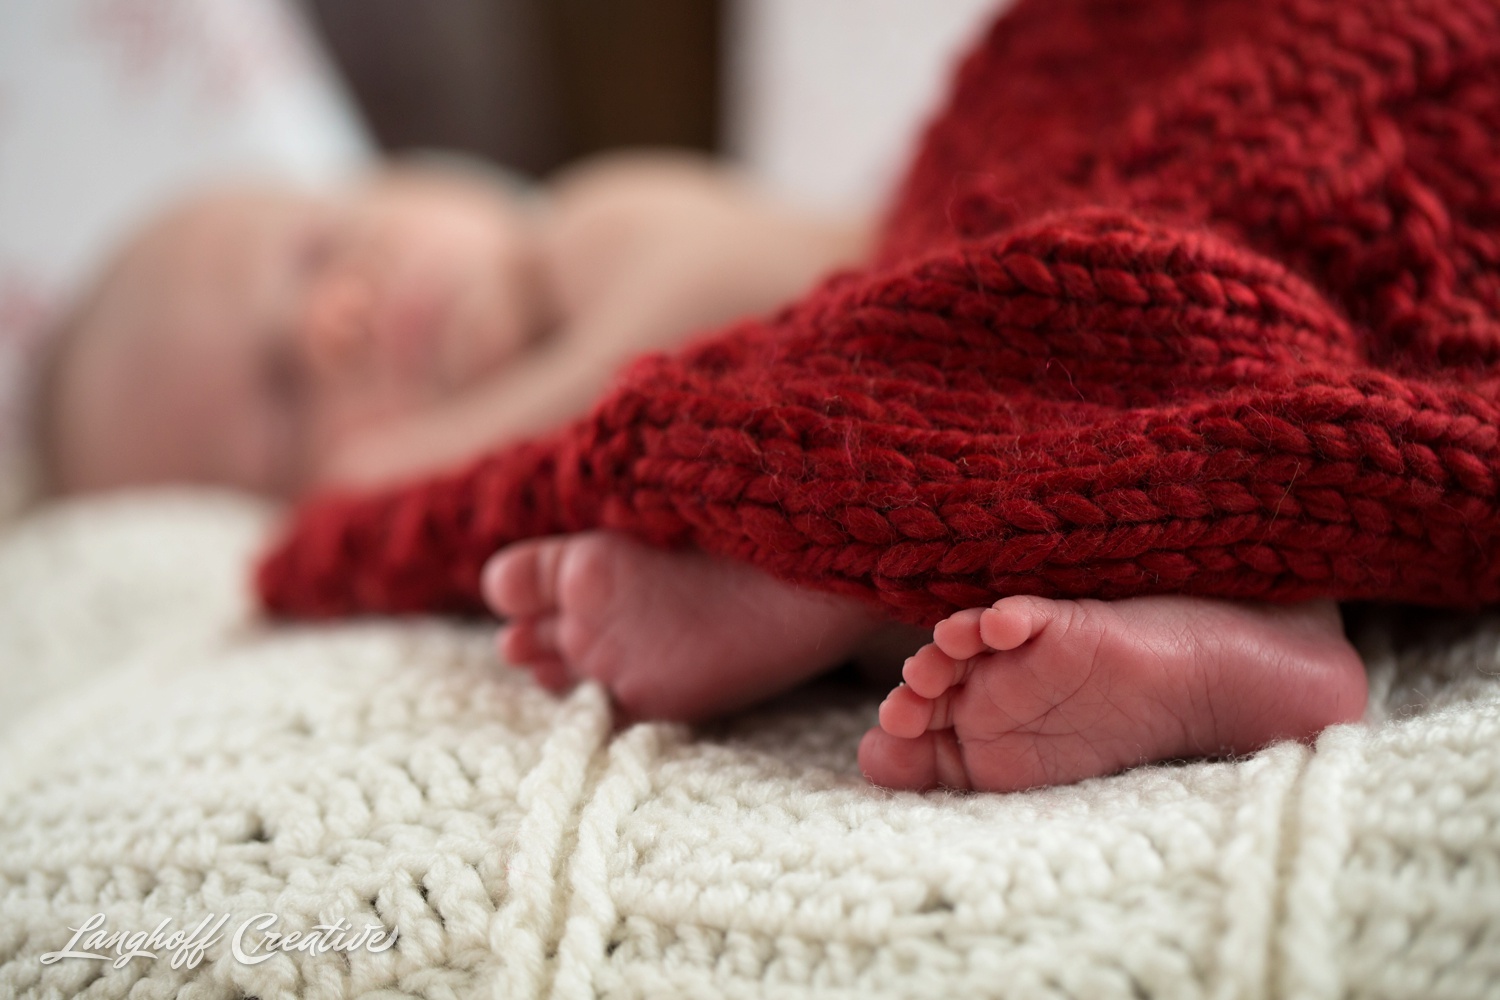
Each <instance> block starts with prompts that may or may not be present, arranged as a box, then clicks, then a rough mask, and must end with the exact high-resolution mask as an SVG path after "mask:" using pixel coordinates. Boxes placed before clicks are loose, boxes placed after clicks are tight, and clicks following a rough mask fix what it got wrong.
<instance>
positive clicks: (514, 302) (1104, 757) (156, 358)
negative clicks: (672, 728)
mask: <svg viewBox="0 0 1500 1000" xmlns="http://www.w3.org/2000/svg"><path fill="white" fill-rule="evenodd" d="M866 252H867V246H866V230H865V228H864V227H863V226H860V225H857V224H847V223H843V222H837V221H830V220H824V219H816V218H810V217H808V216H806V215H803V214H800V213H797V212H793V211H791V210H789V209H787V208H785V207H782V206H780V205H778V204H776V203H774V202H772V201H770V200H768V199H766V198H765V197H763V196H761V195H759V194H758V193H756V192H755V191H754V190H753V189H751V188H750V187H749V186H747V185H746V184H744V183H743V182H741V181H739V180H737V179H736V178H735V177H734V176H732V175H730V174H728V173H726V172H724V171H723V170H721V169H719V168H715V167H712V166H709V165H706V164H704V163H701V162H698V161H695V160H690V159H686V158H676V157H644V156H638V157H622V158H614V159H610V160H606V161H601V162H599V163H596V164H593V165H589V166H586V167H583V168H579V169H577V170H575V171H573V172H570V173H569V174H567V175H565V176H564V177H562V178H561V179H559V180H558V181H557V182H556V183H554V184H553V185H551V186H550V187H549V189H548V190H547V191H546V192H545V193H544V194H543V195H541V196H539V197H532V196H524V197H522V196H518V195H517V193H516V192H515V191H514V190H511V189H507V188H506V187H505V186H504V185H500V184H496V183H495V182H493V181H492V180H490V179H488V178H484V177H481V176H479V175H477V174H474V173H464V172H455V171H452V170H440V169H433V168H430V167H429V168H419V167H407V168H398V169H393V170H390V171H388V172H386V173H384V174H382V175H380V176H379V177H376V178H374V179H372V180H370V181H369V182H368V183H365V184H362V185H361V186H359V187H358V188H357V189H355V190H353V191H351V192H349V193H347V194H346V195H342V196H338V197H330V196H314V195H310V194H307V193H303V192H299V191H295V190H291V189H283V188H277V187H259V188H248V187H247V188H238V189H234V190H226V191H219V192H214V193H210V194H207V195H203V196H200V197H197V198H194V199H192V200H191V201H189V202H187V203H185V204H183V205H182V206H180V207H178V208H176V209H174V210H173V211H171V212H169V213H168V214H167V215H165V216H164V217H162V218H161V219H159V220H158V221H156V222H155V223H154V224H152V225H151V226H150V227H148V228H147V230H146V231H145V232H143V233H142V234H140V235H139V236H138V237H137V238H136V239H135V240H134V241H132V242H131V243H130V244H129V245H128V246H127V247H126V248H125V249H124V251H123V252H122V253H121V254H120V255H119V256H118V258H117V259H116V260H115V261H114V262H113V263H112V264H111V265H110V266H109V268H107V270H106V271H105V273H104V274H103V276H102V277H101V278H100V279H99V281H98V282H97V283H96V286H95V287H94V288H93V290H92V291H91V292H90V293H89V294H88V295H87V296H86V297H85V299H84V300H83V301H82V302H81V303H80V304H79V306H78V307H77V309H76V310H75V311H74V313H73V314H72V315H71V316H70V317H69V319H68V320H67V323H66V328H65V330H64V332H63V335H62V337H61V338H60V344H59V346H58V348H57V351H56V354H55V356H54V357H53V359H52V361H51V365H50V372H49V375H48V378H47V380H46V386H47V388H46V392H45V394H44V398H43V407H42V412H41V419H40V421H39V427H40V440H41V446H42V452H43V454H44V456H45V463H44V464H45V467H46V469H47V473H48V477H49V480H50V482H51V484H52V487H53V488H54V489H55V490H56V491H58V492H64V493H70V492H79V491H89V490H98V489H107V488H112V487H118V486H124V485H130V484H139V483H152V482H165V481H193V482H209V483H220V484H224V485H228V486H232V487H238V488H243V489H247V490H252V491H256V492H261V493H266V494H272V495H275V496H280V497H295V496H299V495H301V494H303V493H304V492H305V491H308V490H310V489H314V488H317V487H320V486H325V485H329V484H343V485H349V484H353V485H372V484H378V483H385V482H390V481H393V480H400V479H405V478H408V477H413V476H418V475H421V474H423V473H425V472H428V471H431V470H434V469H439V468H442V467H446V466H449V465H451V464H454V463H457V462H462V461H463V460H464V459H465V458H466V457H469V456H471V455H474V454H476V453H478V452H479V451H481V450H483V449H487V448H490V447H492V446H494V445H495V444H497V443H499V442H503V441H507V440H513V439H517V438H522V437H525V436H528V435H531V434H534V433H537V432H540V431H543V430H545V429H547V428H549V427H550V426H552V425H555V424H557V423H559V422H561V421H563V420H565V419H567V418H569V417H572V416H574V415H576V414H578V413H580V412H582V411H583V410H584V409H586V408H587V407H588V405H589V403H590V402H591V401H592V400H593V399H595V398H596V397H597V396H598V394H599V393H600V392H601V390H602V389H603V387H604V386H605V384H606V382H607V380H608V378H609V376H610V374H611V373H612V372H613V371H614V369H616V368H617V367H618V366H619V365H620V364H621V363H622V362H624V361H625V360H627V359H628V358H629V357H631V356H632V355H635V354H638V353H641V352H644V351H647V350H651V349H656V348H662V347H666V346H670V345H672V344H674V343H676V342H678V341H680V340H682V339H683V338H684V337H685V336H686V335H687V334H690V333H692V332H693V331H696V330H703V329H708V328H711V327H712V326H714V325H715V324H721V323H724V322H726V321H728V320H730V319H732V318H734V317H736V316H739V315H743V314H746V313H749V312H756V311H763V310H766V309H769V308H772V307H774V306H776V305H778V304H779V303H781V302H783V301H786V300H788V299H789V298H790V297H791V296H792V295H794V294H795V293H797V292H798V291H800V290H801V289H802V288H803V287H804V286H806V284H807V283H808V282H810V281H811V280H812V279H814V278H815V277H817V276H818V275H820V274H822V273H824V272H825V271H827V270H829V269H830V268H833V267H836V266H839V265H845V264H851V263H854V262H856V261H858V260H859V259H860V258H861V256H862V255H863V254H864V253H866ZM482 589H483V592H484V595H485V598H486V600H487V601H488V602H489V603H490V605H491V606H492V607H493V608H494V610H495V611H496V612H497V613H498V614H499V615H500V616H501V617H502V618H503V619H505V625H504V627H503V629H502V631H501V634H500V639H499V644H500V648H501V651H502V653H503V655H504V657H505V658H506V659H507V660H508V661H509V662H511V663H515V664H520V665H524V666H526V667H528V668H530V669H531V670H532V671H533V672H534V674H535V676H536V677H537V679H538V680H539V681H540V683H542V684H543V685H545V686H547V687H549V688H551V689H554V690H561V689H564V688H566V687H568V686H570V685H572V684H575V683H577V682H579V681H582V680H587V679H593V680H597V681H600V682H602V683H603V684H604V685H605V686H606V687H607V688H608V689H609V690H610V691H611V692H612V694H613V696H614V698H615V699H616V702H617V703H618V705H619V706H620V708H621V710H622V712H623V713H624V714H625V715H626V716H629V717H637V718H670V719H682V720H699V719H704V718H708V717H711V716H714V715H718V714H721V713H725V712H729V711H732V710H735V709H738V708H741V707H743V706H746V705H749V704H751V703H753V702H756V701H758V700H761V699H764V698H766V697H769V696H771V695H773V694H776V693H778V692H780V691H783V690H786V689H788V688H790V687H792V686H794V685H796V684H798V683H800V682H801V681H803V680H805V679H807V678H809V677H811V676H813V675H815V674H818V673H820V672H823V671H826V670H828V669H830V668H832V667H834V666H836V665H838V664H840V663H843V662H846V661H848V660H850V659H860V660H862V661H864V662H866V663H868V664H870V665H871V666H872V668H873V669H876V670H881V669H884V670H886V671H888V672H890V674H891V682H892V683H894V682H895V680H896V676H895V675H896V673H897V672H898V671H899V676H900V679H901V683H900V684H899V686H896V687H895V688H894V690H893V691H892V693H891V694H890V696H889V697H888V698H887V699H886V701H885V702H884V704H883V705H882V706H881V709H880V716H879V725H878V726H877V727H876V728H874V729H872V730H871V731H870V732H869V733H868V734H867V736H866V737H865V740H864V742H863V744H862V745H861V747H860V762H861V766H862V767H863V768H864V770H865V772H866V774H867V775H868V776H869V777H870V778H871V779H872V780H873V781H875V782H877V783H879V784H882V785H886V786H891V787H899V788H928V787H933V786H937V785H944V786H949V787H955V788H974V789H983V790H1010V789H1020V788H1027V787H1032V786H1036V785H1043V784H1051V783H1060V782H1069V781H1075V780H1079V779H1082V778H1085V777H1089V776H1094V775H1102V774H1108V773H1112V772H1114V771H1117V770H1120V769H1122V768H1125V767H1129V766H1132V765H1135V764H1138V763H1142V762H1148V761H1157V760H1164V759H1170V758H1177V757H1184V756H1198V755H1204V754H1209V755H1213V754H1221V753H1237V752H1248V751H1251V750H1254V749H1256V748H1258V747H1261V746H1263V745H1265V744H1267V743H1269V742H1271V741H1273V740H1276V739H1280V738H1307V737H1309V736H1311V735H1313V734H1315V733H1317V732H1318V731H1319V730H1321V729H1322V728H1324V727H1325V726H1328V725H1331V724H1334V723H1339V722H1346V721H1351V720H1355V719H1358V718H1359V717H1360V715H1361V714H1362V712H1363V708H1364V701H1365V677H1364V671H1363V667H1362V665H1361V662H1360V660H1359V657H1358V656H1357V655H1356V653H1355V652H1354V650H1353V649H1352V647H1351V646H1350V645H1349V643H1348V642H1347V641H1346V639H1345V638H1344V634H1343V630H1342V627H1341V623H1340V617H1339V611H1338V609H1337V607H1336V606H1335V605H1334V604H1333V603H1331V602H1326V601H1325V602H1311V603H1304V604H1295V605H1286V606H1272V605H1256V604H1249V603H1242V602H1230V601H1220V600H1208V599H1201V598H1188V597H1146V598H1138V599H1133V600H1122V601H1116V602H1099V601H1055V600H1044V599H1041V598H1034V597H1010V598H1006V599H1004V600H1002V601H1000V602H998V603H996V604H995V605H994V606H993V607H990V608H976V609H972V610H969V611H964V612H961V613H959V614H957V615H954V616H953V617H951V618H949V619H948V620H946V621H944V622H942V623H941V624H939V625H938V626H937V627H936V629H935V630H934V631H933V632H930V633H927V634H925V635H919V634H916V633H914V632H913V631H912V630H910V629H907V628H905V627H899V626H892V625H890V624H889V623H887V622H885V621H883V620H882V619H881V618H880V617H879V616H878V615H877V614H876V613H875V612H873V611H872V610H871V609H870V608H869V607H867V606H866V605H864V604H862V603H859V602H856V601H853V600H850V599H846V598H841V597H835V596H831V595H827V594H823V593H816V592H811V591H807V590H802V589H798V588H795V587H793V586H790V585H788V584H785V583H783V582H780V581H778V580H776V579H774V578H772V577H770V576H768V575H765V574H763V573H761V572H760V571H758V570H756V569H753V568H751V567H749V566H746V565H742V564H739V563H733V562H726V561H722V560H718V559H714V558H710V557H707V556H705V555H702V554H699V553H695V552H682V551H671V552H669V551H662V550H657V549H653V548H648V547H645V546H643V545H641V544H639V543H637V542H634V541H632V540H629V539H627V538H625V537H623V536H620V535H616V534H610V533H606V532H594V533H585V534H579V535H573V536H566V537H558V538H544V539H537V540H533V541H527V542H523V543H519V544H516V545H513V546H510V547H507V548H505V549H503V550H502V551H500V552H499V553H497V554H496V555H495V556H494V558H493V559H491V560H490V563H489V565H488V566H487V567H486V569H485V572H484V575H483V581H482ZM924 641H925V644H924ZM907 654H911V655H909V656H908V655H907Z"/></svg>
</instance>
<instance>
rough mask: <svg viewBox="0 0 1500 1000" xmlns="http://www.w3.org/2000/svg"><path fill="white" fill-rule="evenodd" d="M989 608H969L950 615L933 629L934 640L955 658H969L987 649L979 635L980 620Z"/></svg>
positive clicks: (934, 642) (936, 644) (934, 643)
mask: <svg viewBox="0 0 1500 1000" xmlns="http://www.w3.org/2000/svg"><path fill="white" fill-rule="evenodd" d="M986 610H987V609H985V608H969V609H968V610H967V611H959V612H957V613H956V614H952V615H949V616H948V617H947V618H944V619H943V620H942V621H940V622H938V623H937V626H936V627H935V628H933V630H932V642H933V645H935V646H937V648H938V649H941V650H942V651H943V652H945V653H947V654H948V655H949V656H951V657H953V658H954V659H955V660H967V659H969V658H970V657H971V656H978V655H979V654H980V653H983V652H984V651H985V645H984V640H983V639H982V638H981V637H980V635H979V621H980V615H982V614H983V613H984V612H985V611H986Z"/></svg>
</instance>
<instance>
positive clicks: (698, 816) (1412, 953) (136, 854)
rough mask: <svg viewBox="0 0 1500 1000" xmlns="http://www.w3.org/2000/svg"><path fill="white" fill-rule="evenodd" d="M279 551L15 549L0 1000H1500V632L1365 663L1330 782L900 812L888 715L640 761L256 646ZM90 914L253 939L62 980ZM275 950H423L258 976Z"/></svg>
mask: <svg viewBox="0 0 1500 1000" xmlns="http://www.w3.org/2000/svg"><path fill="white" fill-rule="evenodd" d="M263 525H264V520H263V518H262V516H261V511H260V510H258V509H255V508H249V509H246V508H245V507H242V506H238V505H235V504H231V503H230V502H229V501H228V500H226V499H223V498H219V499H216V500H207V499H201V498H190V497H180V498H177V499H172V500H168V499H155V500H143V499H140V498H135V499H130V500H92V501H89V502H87V503H86V504H84V505H81V506H78V507H75V508H73V509H71V510H61V509H60V510H56V511H54V512H51V513H49V514H46V515H40V516H37V517H36V518H34V519H33V520H32V521H30V522H29V523H27V524H25V525H23V526H22V527H20V528H19V529H17V530H15V531H14V532H12V533H11V534H9V535H7V536H0V689H3V690H4V691H5V692H6V698H5V699H4V700H3V701H0V716H8V718H5V719H4V720H3V721H0V760H3V761H4V763H5V766H4V767H3V768H0V997H6V998H16V1000H62V998H66V997H84V998H88V1000H179V998H181V1000H245V998H248V997H259V998H261V1000H342V998H361V1000H375V998H380V1000H397V998H400V1000H470V998H474V1000H478V998H486V1000H532V998H551V1000H589V998H593V997H610V998H619V1000H627V998H637V1000H676V998H681V1000H713V998H726V1000H727V998H735V1000H755V998H762V997H763V998H766V1000H933V998H947V997H954V998H965V1000H986V998H994V1000H1002V998H1003V1000H1037V998H1046V1000H1142V998H1152V1000H1273V998H1286V1000H1396V998H1424V1000H1426V998H1440V1000H1493V998H1494V997H1495V992H1496V991H1495V984H1496V983H1497V982H1500V672H1497V671H1500V616H1495V615H1490V616H1488V617H1486V618H1482V619H1475V620H1472V621H1467V622H1458V623H1455V624H1456V625H1457V627H1456V628H1453V629H1452V631H1451V632H1450V633H1449V635H1448V636H1447V639H1446V641H1443V642H1438V641H1435V640H1434V638H1433V637H1429V638H1428V639H1427V640H1426V641H1422V642H1412V641H1409V640H1403V641H1402V642H1401V643H1400V644H1395V643H1386V642H1382V641H1378V640H1379V636H1378V635H1374V636H1370V637H1369V638H1370V639H1371V640H1376V641H1371V642H1369V643H1368V644H1366V645H1365V647H1364V651H1365V654H1366V660H1367V661H1368V662H1369V664H1370V670H1371V680H1372V701H1371V713H1370V716H1371V721H1370V722H1369V723H1368V724H1366V725H1360V726H1340V727H1336V728H1334V729H1332V730H1329V731H1328V732H1327V733H1325V734H1324V735H1323V736H1322V737H1321V738H1320V739H1319V741H1318V744H1317V747H1316V749H1314V748H1311V747H1306V746H1302V745H1299V744H1295V743H1284V744H1280V745H1278V746H1275V747H1272V748H1270V749H1268V750H1266V751H1263V752H1262V753H1260V754H1257V755H1256V756H1255V757H1253V758H1251V759H1248V760H1241V761H1233V762H1229V761H1223V762H1217V763H1194V764H1187V765H1179V766H1158V767H1143V768H1137V769H1136V770H1133V771H1131V772H1129V773H1127V774H1123V775H1119V776H1116V777H1113V778H1107V779H1102V780H1097V781H1089V782H1085V783H1083V784H1081V785H1075V786H1071V787H1067V788H1051V789H1040V790H1037V791H1033V792H1026V793H1022V794H1017V795H952V794H947V793H930V794H926V795H915V794H892V793H889V792H885V791H882V790H880V789H876V788H872V787H870V785H869V784H868V783H866V782H865V781H864V780H863V779H862V778H861V777H860V775H859V773H858V770H857V768H856V765H855V759H854V754H855V746H856V744H857V742H858V737H859V734H860V733H861V732H862V731H863V730H864V729H865V727H867V726H869V725H871V724H872V723H873V722H874V719H875V706H874V703H873V701H871V700H868V699H869V695H868V694H863V695H856V694H853V693H851V692H847V691H844V692H838V691H835V690H831V689H825V690H824V691H823V695H824V697H821V698H817V699H814V698H813V697H812V694H811V693H810V692H809V693H807V694H806V695H804V696H803V697H802V698H801V699H800V700H798V701H791V702H783V703H781V704H779V705H774V706H767V707H765V708H763V709H761V710H758V711H757V712H755V713H754V714H751V715H746V716H743V717H741V718H738V719H735V720H733V721H732V722H728V723H725V724H723V725H721V726H718V727H715V728H713V729H708V730H699V731H697V732H692V731H689V730H687V729H684V728H683V727H680V726H672V725H661V724H650V725H637V726H632V727H630V728H628V729H624V730H619V731H612V726H611V719H610V709H609V705H608V702H607V700H606V699H605V698H604V697H603V696H602V692H601V691H599V689H597V688H594V687H591V686H585V687H583V688H580V689H579V690H578V691H576V692H574V693H573V694H572V695H570V696H569V697H568V698H567V699H565V700H558V699H554V698H551V697H549V696H548V695H547V694H546V693H545V692H543V691H542V690H541V689H540V688H538V687H537V686H536V685H535V684H533V683H531V681H530V680H529V678H528V677H527V676H526V675H525V674H524V673H522V672H521V671H516V670H507V669H504V668H501V667H499V666H498V665H497V664H496V663H495V661H494V653H493V646H492V644H491V642H490V630H489V629H487V628H484V627H479V628H474V627H471V626H467V625H463V624H456V623H451V622H441V621H431V620H423V621H416V622H398V621H376V622H356V623H340V624H338V625H334V626H328V627H319V628H274V629H265V628H255V627H253V626H252V625H251V624H250V620H251V609H250V608H249V606H248V605H249V601H248V600H247V599H246V598H247V597H248V595H247V594H245V592H244V589H243V573H244V569H245V566H246V560H247V557H248V553H249V552H250V551H251V549H252V547H253V546H254V545H255V544H256V542H257V540H258V539H259V538H260V537H261V532H262V527H263ZM1378 624H1379V625H1381V626H1384V624H1385V623H1384V622H1381V623H1378ZM702 666H703V669H705V670H712V669H713V667H714V665H713V664H711V663H705V664H703V665H702ZM42 685H48V686H50V688H51V690H50V691H48V692H44V691H42V690H41V686H42ZM44 695H50V697H49V698H48V700H46V701H43V702H38V701H37V698H38V697H41V696H44ZM877 697H878V695H877ZM96 913H103V914H104V915H105V916H106V917H107V919H108V925H109V927H110V928H112V929H114V930H116V931H137V930H139V931H146V930H150V929H151V928H154V927H156V926H157V925H158V924H159V923H160V922H161V921H163V920H170V921H171V924H170V928H169V929H179V928H183V927H184V926H186V927H189V928H190V927H192V926H194V925H196V924H197V923H198V922H199V921H201V920H202V919H204V918H205V917H206V916H207V915H209V914H218V915H224V914H228V915H229V916H230V921H229V924H228V926H227V927H226V929H225V934H224V938H223V939H221V940H220V941H219V942H218V943H217V945H215V946H214V947H212V948H211V949H210V950H209V951H208V954H207V956H206V958H205V960H204V962H203V963H202V964H201V965H199V966H197V967H196V968H194V969H187V968H173V967H172V965H171V956H170V955H169V954H162V955H160V956H159V957H157V958H156V959H150V958H145V957H139V958H135V959H132V960H131V961H130V962H128V963H126V964H125V965H124V967H122V968H119V969H115V968H110V967H108V966H106V965H105V964H104V963H102V962H95V961H89V960H85V959H64V960H62V961H59V962H56V963H53V964H47V965H44V964H42V962H41V961H40V959H41V956H42V955H44V954H46V953H47V952H50V951H54V950H56V949H60V948H62V947H63V946H64V945H65V944H66V943H67V941H68V940H69V938H70V937H71V932H70V931H69V929H68V928H70V927H77V926H79V925H80V924H82V923H83V922H84V921H86V920H88V919H89V917H90V916H92V915H93V914H96ZM260 913H271V914H274V915H275V916H276V917H278V918H279V923H278V926H279V928H280V929H281V930H283V931H303V930H307V929H308V928H310V927H312V926H314V925H316V924H318V923H321V922H327V923H332V922H334V921H337V920H340V919H342V920H345V921H347V922H348V923H351V924H356V925H364V924H366V923H370V922H378V923H380V924H382V925H384V926H386V927H394V928H396V929H398V930H399V931H400V939H399V940H398V942H397V944H396V946H395V947H394V948H392V949H391V950H390V951H388V952H385V953H383V954H379V955H374V954H368V953H364V952H356V953H354V954H352V955H351V956H349V961H347V962H346V961H345V960H344V958H343V957H342V956H341V955H339V954H326V953H325V954H309V953H307V952H305V951H298V952H292V953H290V954H283V955H278V956H277V957H276V958H275V959H273V960H271V961H268V962H266V963H264V964H261V965H254V966H251V965H246V964H244V963H242V962H239V961H236V960H235V958H234V957H233V955H232V954H231V952H230V942H229V940H228V935H229V933H231V932H232V929H233V928H235V927H238V926H240V925H242V924H243V923H244V922H245V921H246V920H248V919H250V918H251V917H253V916H255V915H256V914H260Z"/></svg>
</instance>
